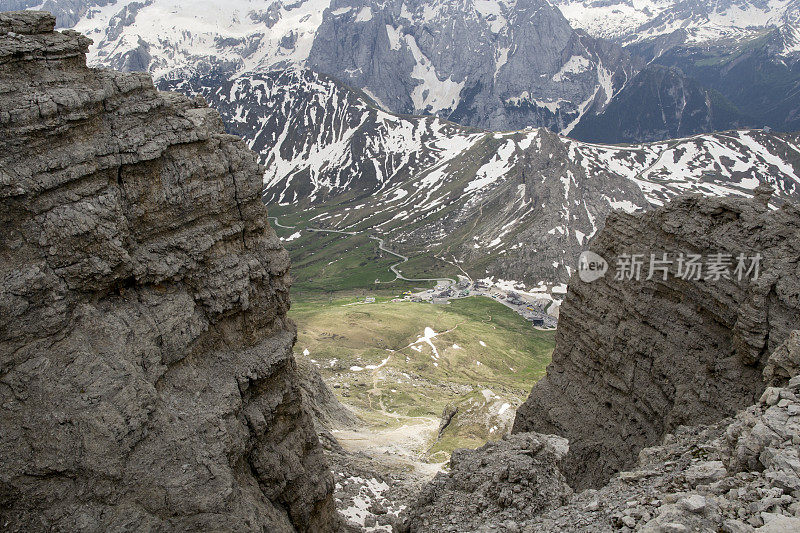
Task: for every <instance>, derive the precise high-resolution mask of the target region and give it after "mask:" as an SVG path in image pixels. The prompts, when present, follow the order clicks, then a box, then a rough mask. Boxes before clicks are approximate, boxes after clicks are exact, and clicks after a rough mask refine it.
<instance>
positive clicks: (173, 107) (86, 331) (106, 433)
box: [0, 12, 338, 531]
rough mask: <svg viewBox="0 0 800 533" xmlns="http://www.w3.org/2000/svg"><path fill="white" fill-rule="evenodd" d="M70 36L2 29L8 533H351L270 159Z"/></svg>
mask: <svg viewBox="0 0 800 533" xmlns="http://www.w3.org/2000/svg"><path fill="white" fill-rule="evenodd" d="M54 24H55V19H54V18H53V17H52V16H50V15H49V14H45V13H33V12H26V13H4V14H0V204H1V205H0V226H2V229H0V232H1V234H2V239H0V427H2V430H1V431H0V457H2V466H3V468H2V469H0V523H1V524H3V526H2V527H3V529H4V530H11V531H14V530H25V531H36V530H60V531H78V530H81V531H124V530H133V529H136V530H159V531H163V530H181V531H189V530H204V531H209V530H213V531H230V530H239V531H256V530H260V531H331V530H334V529H336V528H337V527H338V520H337V518H336V513H335V511H334V509H333V505H332V498H331V491H332V488H333V487H332V485H333V482H332V477H331V475H330V473H329V471H328V469H327V466H326V464H325V461H324V459H323V456H322V450H321V448H320V445H319V442H318V440H317V436H316V434H315V432H314V428H313V424H312V422H311V420H310V418H309V416H308V415H307V414H306V413H305V412H304V411H303V410H302V408H301V403H300V389H299V386H298V385H297V379H296V376H295V363H294V360H293V358H292V354H291V349H292V345H293V343H294V339H295V328H294V326H293V324H292V323H291V321H289V320H288V319H287V318H286V311H287V309H288V307H289V297H288V289H289V278H288V273H287V271H288V267H289V259H288V255H287V253H286V252H285V250H283V249H282V247H281V245H280V243H279V240H278V239H277V237H276V236H275V234H274V232H273V231H272V230H271V228H270V227H269V226H268V224H267V219H266V213H265V211H264V207H263V205H262V204H261V203H260V188H261V176H262V174H263V171H262V169H260V168H259V166H258V164H257V163H256V159H255V156H254V155H253V154H252V153H251V152H250V151H249V150H247V149H246V147H245V145H244V144H243V143H242V142H241V141H240V140H239V139H238V138H236V137H233V136H230V135H226V134H225V133H224V130H223V127H222V122H221V120H220V118H219V116H218V114H217V113H216V112H215V111H212V110H211V109H208V108H207V107H206V105H205V104H204V102H203V101H202V100H189V99H187V98H185V97H183V96H179V95H177V94H169V93H158V92H157V91H156V90H155V89H154V88H153V85H152V82H151V79H150V78H149V77H148V76H147V75H141V74H121V73H117V72H111V71H102V70H91V69H88V68H87V67H86V63H85V52H86V50H87V47H88V45H89V43H90V41H89V40H88V39H86V38H85V37H82V36H80V35H79V34H77V33H74V32H69V31H66V32H63V33H58V32H54V31H53V28H54Z"/></svg>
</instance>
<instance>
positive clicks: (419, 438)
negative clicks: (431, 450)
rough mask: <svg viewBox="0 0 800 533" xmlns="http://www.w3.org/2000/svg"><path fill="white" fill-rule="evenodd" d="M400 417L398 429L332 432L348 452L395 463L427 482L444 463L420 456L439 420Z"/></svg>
mask: <svg viewBox="0 0 800 533" xmlns="http://www.w3.org/2000/svg"><path fill="white" fill-rule="evenodd" d="M404 418H405V420H404V423H403V425H401V426H394V427H389V428H386V429H370V428H358V429H347V430H334V432H333V435H334V436H335V437H336V440H338V441H339V444H341V445H342V448H344V449H345V450H346V451H348V452H351V453H358V452H363V453H365V454H367V455H368V456H370V457H382V458H383V460H384V461H387V462H391V463H395V464H396V465H397V466H398V467H400V468H401V469H403V470H406V469H411V470H413V471H414V473H415V474H416V476H417V477H419V478H425V479H430V478H432V477H433V476H434V475H436V473H437V472H440V471H441V469H442V466H443V464H444V463H441V464H440V463H426V462H424V461H422V459H421V457H422V454H424V453H425V450H426V448H427V447H428V445H429V444H430V438H431V436H433V435H436V432H437V431H438V430H439V420H438V419H437V418H427V417H419V418H408V417H404Z"/></svg>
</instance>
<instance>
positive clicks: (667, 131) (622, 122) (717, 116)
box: [571, 64, 756, 143]
mask: <svg viewBox="0 0 800 533" xmlns="http://www.w3.org/2000/svg"><path fill="white" fill-rule="evenodd" d="M755 124H756V120H755V119H753V118H750V117H747V116H745V115H743V114H742V113H740V112H739V110H738V109H737V108H736V107H735V106H733V104H731V103H730V102H729V101H727V100H726V99H725V98H724V97H723V96H722V95H721V94H719V93H718V92H717V91H714V90H709V89H706V88H704V87H702V86H701V85H700V84H698V83H697V82H696V81H695V80H694V79H692V78H689V77H687V76H686V75H685V74H684V73H683V72H682V71H681V70H680V69H678V68H675V67H671V68H670V67H664V66H661V65H656V64H651V65H649V66H648V67H647V68H645V69H644V70H642V71H641V72H639V73H638V74H637V75H636V77H635V78H633V80H631V82H630V83H628V84H627V85H626V86H625V88H624V89H623V90H622V91H620V93H619V94H618V95H617V96H616V97H615V98H614V100H612V102H611V103H610V104H609V106H608V107H607V108H606V109H605V110H604V111H603V113H601V114H600V115H594V116H586V117H584V119H583V120H582V121H581V122H580V123H579V124H578V125H577V127H576V128H575V129H574V130H573V131H572V133H571V135H572V137H574V138H576V139H580V140H582V141H590V142H611V143H619V142H643V141H658V140H661V139H674V138H678V137H684V136H687V135H695V134H698V133H704V132H708V131H724V130H730V129H735V128H739V127H746V126H753V125H755Z"/></svg>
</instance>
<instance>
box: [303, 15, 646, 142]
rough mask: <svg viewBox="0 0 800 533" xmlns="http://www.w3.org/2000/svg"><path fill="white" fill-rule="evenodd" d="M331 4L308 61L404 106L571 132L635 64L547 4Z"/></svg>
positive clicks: (476, 121)
mask: <svg viewBox="0 0 800 533" xmlns="http://www.w3.org/2000/svg"><path fill="white" fill-rule="evenodd" d="M331 10H332V11H331V12H330V14H329V15H328V16H326V17H325V18H324V20H323V22H322V24H321V25H320V27H319V29H318V31H317V37H316V39H315V41H314V46H313V47H312V49H311V54H310V56H309V61H308V65H309V66H310V67H312V68H314V69H316V70H318V71H321V72H325V73H327V74H331V75H333V76H335V77H337V78H338V79H340V80H342V81H343V82H345V83H347V84H349V85H353V86H356V87H360V88H364V89H365V90H367V91H368V92H369V93H370V94H373V95H375V97H376V100H377V101H379V102H380V103H381V104H382V105H383V106H384V107H385V108H386V109H389V110H392V111H395V112H401V113H418V114H419V113H435V114H438V115H440V116H442V117H445V118H449V119H450V120H453V121H455V122H458V123H460V124H464V125H473V126H480V127H483V128H487V129H505V130H508V129H519V128H523V127H525V126H545V127H548V128H550V129H553V130H555V131H569V129H571V127H572V125H573V124H574V122H576V120H577V119H578V118H580V116H582V115H583V114H584V113H585V112H587V111H589V110H592V111H599V110H600V109H602V108H603V107H604V106H605V105H606V104H607V103H608V101H609V100H610V99H611V97H612V96H613V94H614V93H615V92H616V91H617V90H619V88H620V87H621V86H622V85H623V84H624V82H625V81H626V80H627V79H628V78H629V77H631V76H632V74H633V72H634V70H635V69H634V67H633V63H632V61H631V59H630V57H629V56H628V55H627V54H626V53H625V52H623V51H622V50H621V49H620V48H619V47H616V46H614V45H611V44H610V43H601V42H598V41H597V40H595V39H593V38H591V37H589V36H587V35H585V34H581V33H578V32H575V31H574V30H573V29H572V28H571V27H570V25H569V23H568V22H567V20H566V19H565V18H564V17H563V16H562V15H561V13H560V12H559V11H558V10H557V9H555V8H553V7H552V6H551V5H550V4H549V3H548V2H546V1H545V0H507V1H500V2H490V1H487V0H459V1H456V2H453V1H430V0H413V1H408V0H393V1H388V2H386V1H380V2H379V1H377V0H372V1H364V0H334V1H333V3H332V4H331Z"/></svg>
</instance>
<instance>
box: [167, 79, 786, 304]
mask: <svg viewBox="0 0 800 533" xmlns="http://www.w3.org/2000/svg"><path fill="white" fill-rule="evenodd" d="M209 85H213V84H211V83H208V82H199V83H197V84H196V85H194V86H195V87H200V88H203V87H207V86H209ZM171 87H172V88H178V89H181V90H184V91H190V90H191V88H190V86H189V85H188V84H173V85H172V86H171ZM201 91H202V92H203V94H204V96H205V97H206V98H207V99H208V100H209V102H210V103H211V104H212V105H213V106H214V107H216V108H218V109H219V110H220V112H221V113H222V114H223V116H224V117H225V119H226V122H227V123H228V130H229V131H231V132H233V133H237V134H241V135H243V136H244V137H245V138H246V139H247V141H248V144H249V145H250V146H251V147H253V148H255V149H256V150H257V152H259V153H260V157H261V162H262V163H263V164H265V165H266V167H267V170H266V175H265V196H264V198H265V200H266V201H267V203H268V204H273V205H279V204H285V205H287V206H288V205H290V204H291V206H292V207H291V209H292V211H293V212H295V213H303V215H302V216H303V217H304V219H306V220H311V221H312V224H313V225H316V226H325V227H330V228H336V229H341V230H344V229H346V230H348V231H351V230H367V231H369V232H371V233H373V234H377V235H381V236H383V237H385V238H386V239H387V241H388V242H390V243H391V244H392V245H393V246H396V247H398V249H399V250H401V251H404V252H410V253H407V255H412V254H427V255H429V256H436V257H439V258H441V259H443V260H444V259H446V260H447V261H450V262H456V263H457V264H459V265H461V266H462V268H463V269H465V270H466V271H467V272H469V273H470V275H471V276H472V277H474V278H482V277H486V276H494V277H495V278H502V279H505V280H516V281H519V282H524V283H525V285H526V286H527V287H529V288H530V287H536V286H539V285H540V283H541V284H542V285H547V286H553V285H558V284H559V283H561V282H563V281H566V279H567V277H568V275H569V273H570V272H571V269H572V266H573V265H574V264H575V259H576V257H577V254H578V253H579V252H580V250H581V249H582V247H583V245H585V244H586V242H587V240H588V239H589V238H590V237H591V236H592V235H593V234H594V233H595V231H596V230H597V229H599V227H601V226H602V223H603V220H604V219H605V216H606V215H607V214H608V213H609V212H610V211H611V210H612V209H615V208H623V209H625V210H628V211H633V210H637V209H646V208H648V207H650V206H652V205H661V204H663V203H664V202H665V201H667V200H668V199H670V198H672V197H674V196H676V195H679V194H685V193H691V192H696V193H701V194H705V195H711V196H717V195H749V194H751V193H752V190H753V189H754V188H755V187H756V186H757V185H758V183H759V182H760V181H766V182H768V183H770V184H771V185H773V186H774V187H775V188H776V189H777V191H778V194H779V195H780V196H792V197H798V195H800V188H799V187H798V185H799V184H800V177H799V176H800V159H799V158H800V140H799V139H798V136H797V135H788V134H766V133H763V132H759V131H735V132H727V133H720V134H716V135H701V136H696V137H691V138H685V139H678V140H674V141H668V142H660V143H653V144H642V145H634V146H610V145H598V144H588V143H581V142H578V141H574V140H571V139H568V138H565V137H561V136H558V135H556V134H553V133H551V132H549V131H547V130H546V129H538V130H529V131H519V132H508V133H491V132H484V131H480V130H474V129H469V128H463V127H461V126H458V125H454V124H450V123H447V122H444V121H442V120H440V119H437V118H432V117H414V116H398V115H392V114H389V113H386V112H384V111H382V110H380V109H378V108H377V107H376V106H375V105H374V104H372V103H370V102H369V101H368V100H367V99H366V97H363V95H361V94H360V93H358V92H357V91H353V90H352V89H349V88H347V87H346V86H344V85H342V84H339V83H338V82H336V81H334V80H333V79H331V78H329V77H326V76H323V75H320V74H316V73H314V72H311V71H308V70H292V71H287V72H284V73H269V74H264V75H258V76H245V77H242V78H239V79H237V80H234V81H227V82H223V83H222V85H221V86H220V87H219V88H218V89H216V90H214V91H210V90H207V89H201Z"/></svg>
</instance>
